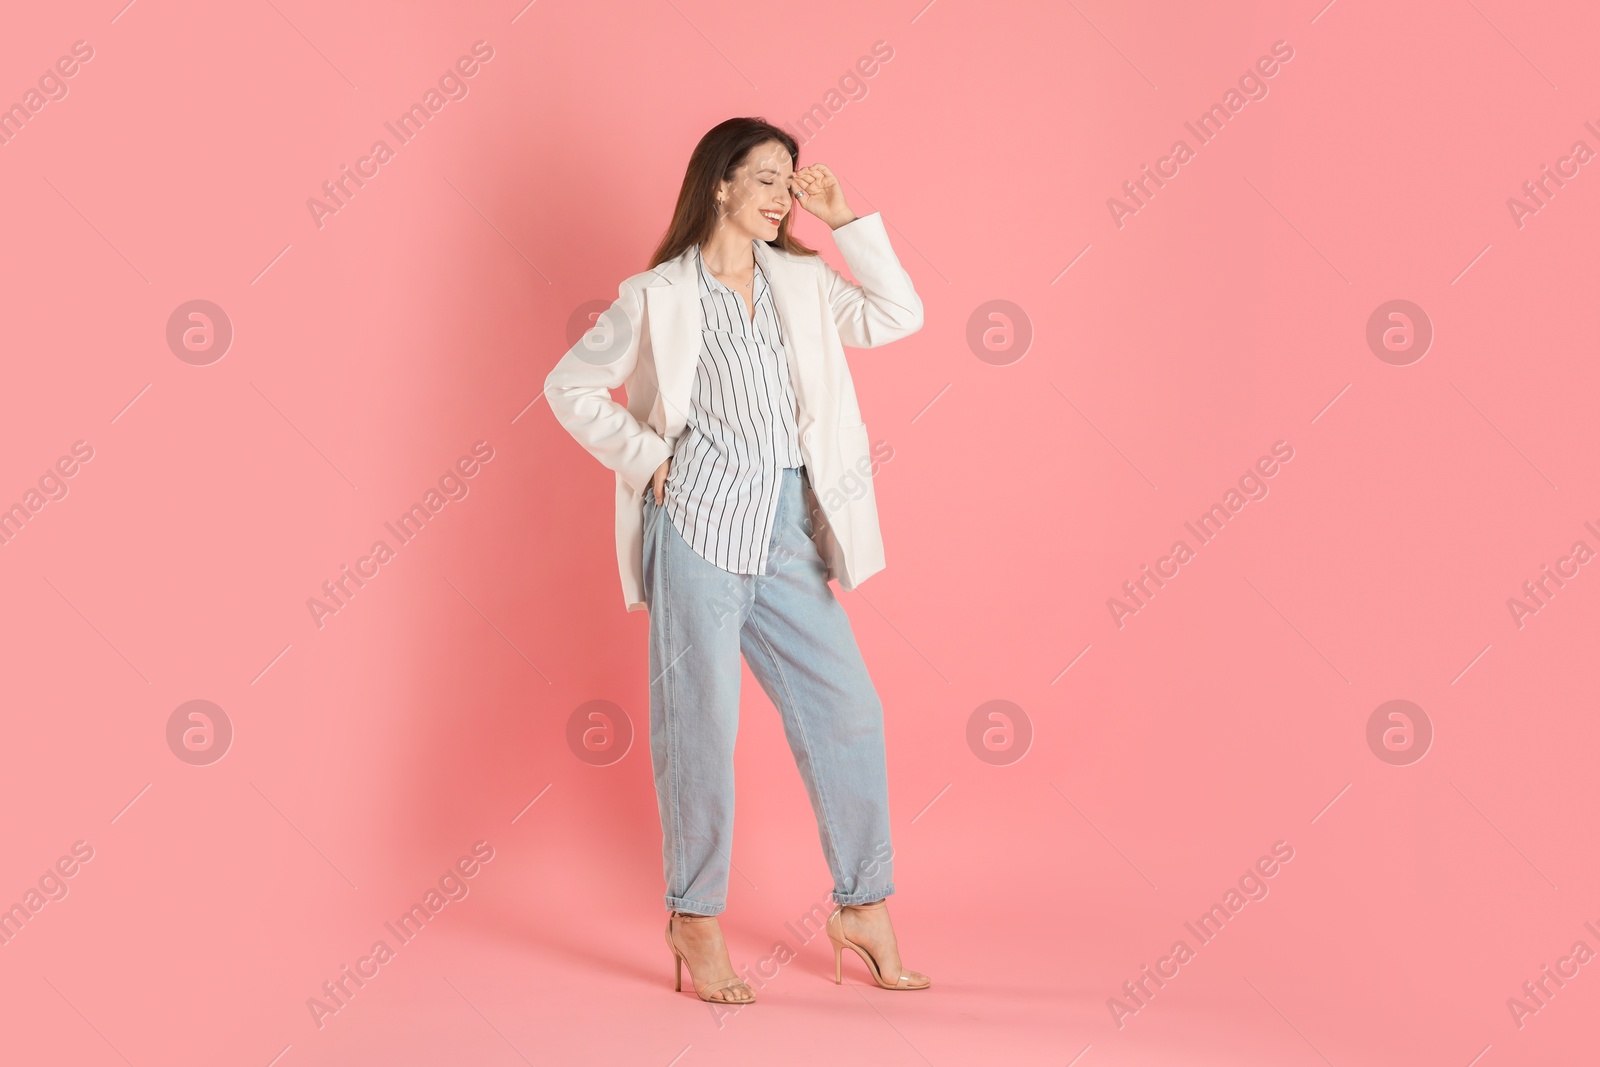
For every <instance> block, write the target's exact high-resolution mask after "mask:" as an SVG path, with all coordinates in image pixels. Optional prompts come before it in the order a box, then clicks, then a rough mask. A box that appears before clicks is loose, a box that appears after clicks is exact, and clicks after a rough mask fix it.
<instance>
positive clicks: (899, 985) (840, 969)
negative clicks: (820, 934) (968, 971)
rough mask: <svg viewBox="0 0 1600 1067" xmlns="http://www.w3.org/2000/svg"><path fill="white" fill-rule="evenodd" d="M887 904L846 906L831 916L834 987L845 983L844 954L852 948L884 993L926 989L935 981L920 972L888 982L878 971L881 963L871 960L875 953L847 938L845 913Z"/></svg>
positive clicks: (882, 906)
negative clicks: (847, 949) (846, 949)
mask: <svg viewBox="0 0 1600 1067" xmlns="http://www.w3.org/2000/svg"><path fill="white" fill-rule="evenodd" d="M888 906H889V905H888V900H887V898H885V899H884V900H875V901H873V902H872V903H871V904H844V905H841V906H840V907H838V908H837V909H835V910H834V913H833V914H832V915H830V916H828V940H829V941H832V942H833V981H834V984H835V985H838V984H841V983H842V982H843V981H844V950H845V948H846V947H849V948H853V949H855V951H856V955H857V956H860V957H861V962H863V963H865V964H866V965H867V970H868V971H869V972H870V973H871V974H872V980H873V981H874V982H876V983H877V984H878V985H879V986H880V987H882V988H884V989H927V988H928V986H929V985H931V984H932V979H930V978H929V977H928V976H927V975H925V974H922V973H921V972H919V971H907V970H902V971H901V972H900V974H899V975H897V976H896V980H895V981H888V980H886V979H885V978H884V976H883V974H882V973H881V972H880V971H879V970H878V961H877V960H875V959H873V958H872V953H870V952H868V951H867V949H866V947H865V946H863V945H858V944H856V943H855V942H854V941H852V940H850V939H849V938H848V937H846V936H845V933H844V909H845V908H854V909H856V910H857V911H877V910H878V909H879V908H886V907H888Z"/></svg>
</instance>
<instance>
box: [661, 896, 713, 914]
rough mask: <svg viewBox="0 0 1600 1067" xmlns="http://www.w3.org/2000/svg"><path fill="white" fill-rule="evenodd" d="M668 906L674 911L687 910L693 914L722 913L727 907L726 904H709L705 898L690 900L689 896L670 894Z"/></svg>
mask: <svg viewBox="0 0 1600 1067" xmlns="http://www.w3.org/2000/svg"><path fill="white" fill-rule="evenodd" d="M666 900H667V907H669V908H671V909H672V910H673V911H686V912H689V913H690V914H691V915H721V914H722V913H723V911H725V910H726V909H727V907H728V906H727V905H726V904H707V903H706V902H705V901H703V900H690V899H689V898H688V897H674V896H670V895H669V896H668V897H667V898H666Z"/></svg>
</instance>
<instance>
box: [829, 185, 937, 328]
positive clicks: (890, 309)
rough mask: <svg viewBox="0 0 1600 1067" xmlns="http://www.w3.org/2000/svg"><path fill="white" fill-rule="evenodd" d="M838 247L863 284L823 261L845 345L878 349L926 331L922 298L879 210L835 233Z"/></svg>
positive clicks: (832, 302) (834, 313) (835, 316)
mask: <svg viewBox="0 0 1600 1067" xmlns="http://www.w3.org/2000/svg"><path fill="white" fill-rule="evenodd" d="M833 243H834V244H835V245H837V246H838V248H839V251H840V252H841V253H843V255H844V261H845V263H846V264H847V265H848V266H849V268H850V272H851V273H852V274H854V275H855V276H856V277H857V278H858V279H860V281H861V284H860V285H852V284H851V283H850V282H848V281H846V280H845V278H844V275H842V274H840V273H839V272H838V271H836V270H834V269H833V267H832V266H830V265H829V264H828V263H826V262H822V266H823V268H824V271H825V276H824V279H823V286H824V292H825V294H826V296H827V299H828V305H829V306H830V307H831V308H832V309H833V321H834V323H835V324H836V325H837V326H838V327H839V339H840V340H841V341H843V342H844V343H845V344H847V345H849V346H850V347H852V348H876V347H877V346H878V345H886V344H888V343H889V342H890V341H894V340H898V339H899V338H901V337H905V336H908V335H910V334H913V333H916V332H917V331H918V330H920V329H922V298H921V297H919V296H917V290H916V287H915V286H913V285H912V284H911V275H909V274H907V273H906V271H905V268H904V267H902V266H901V265H900V260H899V259H897V258H896V257H895V254H894V248H893V246H891V245H890V244H889V234H888V231H886V230H885V229H884V228H883V215H882V214H880V213H879V212H876V211H874V212H873V213H872V214H870V215H862V216H861V217H860V218H857V219H853V220H851V221H850V222H847V223H845V224H844V225H843V226H840V227H839V228H838V229H837V230H834V231H833ZM818 259H819V261H821V257H818Z"/></svg>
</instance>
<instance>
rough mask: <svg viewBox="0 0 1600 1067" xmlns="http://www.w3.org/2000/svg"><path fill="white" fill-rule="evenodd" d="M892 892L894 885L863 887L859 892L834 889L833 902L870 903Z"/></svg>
mask: <svg viewBox="0 0 1600 1067" xmlns="http://www.w3.org/2000/svg"><path fill="white" fill-rule="evenodd" d="M893 893H894V886H893V885H890V886H889V887H888V888H887V889H863V890H862V891H861V892H859V893H841V892H839V891H838V890H834V893H833V902H834V903H835V904H871V903H872V902H873V901H875V900H882V899H884V898H885V897H887V896H891V895H892V894H893Z"/></svg>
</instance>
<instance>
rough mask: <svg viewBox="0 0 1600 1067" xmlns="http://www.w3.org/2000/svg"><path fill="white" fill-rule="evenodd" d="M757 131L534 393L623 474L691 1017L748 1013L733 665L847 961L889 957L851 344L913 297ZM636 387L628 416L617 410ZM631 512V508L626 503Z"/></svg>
mask: <svg viewBox="0 0 1600 1067" xmlns="http://www.w3.org/2000/svg"><path fill="white" fill-rule="evenodd" d="M798 161H799V146H798V145H797V144H796V143H795V141H794V139H793V138H792V137H790V136H789V135H788V134H787V133H785V132H784V131H782V130H780V129H778V128H777V127H774V126H770V125H768V124H767V123H766V122H765V121H763V120H761V119H753V118H736V119H729V120H728V121H726V122H723V123H721V124H719V125H717V126H715V127H713V128H712V129H711V130H710V131H709V132H708V133H707V134H706V135H705V136H704V137H703V138H701V140H700V143H699V144H698V145H697V146H696V147H695V150H694V153H693V154H692V156H691V157H690V159H689V166H688V170H687V172H686V173H685V175H684V179H683V185H682V187H681V189H680V190H679V193H678V202H677V208H676V210H675V211H674V213H673V218H672V223H671V225H670V226H669V227H668V229H667V233H666V236H665V238H664V239H663V240H662V242H661V245H660V247H658V248H657V249H656V252H655V255H654V256H653V257H652V258H651V262H650V267H651V269H650V270H648V271H646V272H644V273H642V274H638V275H635V276H634V277H631V278H629V279H628V280H627V281H625V282H623V283H622V285H621V287H620V290H619V294H618V297H617V300H616V301H615V302H614V303H613V304H612V305H611V307H610V309H609V310H608V311H607V312H606V313H605V314H604V315H602V316H600V317H599V319H598V320H597V321H596V324H595V327H594V329H592V330H591V331H589V333H587V334H585V336H584V338H583V339H582V340H580V341H579V342H578V344H576V345H574V346H573V348H572V349H571V350H570V351H569V352H568V353H567V354H566V355H565V356H563V357H562V359H561V360H560V362H559V363H558V364H557V365H556V367H555V369H554V370H552V371H551V373H550V376H549V378H548V379H547V381H546V383H545V395H546V396H547V397H548V398H549V400H550V408H551V411H553V412H554V413H555V416H556V418H557V419H558V420H559V421H560V422H561V424H562V425H563V426H564V427H565V428H566V429H567V431H568V432H569V433H571V434H572V436H573V437H574V438H576V439H577V441H578V442H579V444H581V445H582V446H583V447H584V448H585V449H586V450H588V451H589V452H590V453H591V454H593V455H594V456H595V457H596V458H597V459H599V460H600V461H601V462H602V463H603V464H605V465H606V466H607V467H609V468H610V469H611V470H613V471H615V472H616V474H617V498H616V499H617V559H618V565H619V567H620V570H621V573H622V585H623V600H624V603H625V605H626V607H627V610H629V611H633V610H638V609H640V608H646V609H648V611H649V615H650V639H649V647H650V678H651V683H650V755H651V761H652V764H653V768H654V774H655V786H656V800H657V804H658V807H659V810H660V814H661V831H662V857H663V861H664V867H665V873H666V883H667V892H666V904H667V907H668V908H669V909H670V913H669V915H668V919H667V928H666V938H667V944H668V947H669V948H670V949H671V951H672V954H673V957H674V959H675V965H676V968H677V974H678V982H677V988H678V989H679V990H681V989H682V988H683V984H682V983H683V964H684V963H688V965H689V975H690V979H691V981H692V982H693V984H694V990H695V993H696V995H698V996H699V997H700V999H701V1000H708V1001H715V1002H718V1003H728V1004H744V1003H748V1002H750V1001H752V1000H754V999H755V994H754V992H753V991H752V990H751V989H750V987H749V985H748V984H747V983H746V982H745V981H744V979H742V978H740V977H738V976H737V975H736V974H735V973H734V969H733V966H732V964H731V963H730V961H729V959H728V951H727V946H726V945H725V943H724V942H723V939H722V933H721V930H720V929H719V927H718V924H717V918H716V916H717V915H718V914H720V913H721V912H722V911H723V910H724V909H725V907H726V898H727V888H728V867H729V863H730V849H731V847H732V833H733V747H734V735H735V733H736V731H737V727H738V713H739V679H740V655H741V653H742V654H743V656H744V660H745V662H747V663H749V665H750V669H751V672H752V673H753V674H754V675H755V676H756V678H757V679H758V680H759V681H760V683H761V685H762V688H763V689H764V690H765V691H766V693H767V695H768V696H769V697H770V698H771V699H772V702H773V704H774V705H775V706H776V707H777V708H778V710H779V712H780V714H781V715H782V717H783V723H784V730H785V733H786V735H787V737H788V740H789V745H790V748H791V750H792V751H793V753H794V757H795V760H796V763H797V764H798V766H799V769H800V773H801V777H802V779H803V780H804V782H805V786H806V791H807V793H808V794H809V796H810V799H811V804H812V810H813V811H814V812H815V813H816V817H817V830H818V833H819V835H820V837H821V840H822V849H823V854H824V856H825V857H826V859H827V862H828V866H829V869H830V871H831V872H832V875H833V880H834V887H833V899H834V902H835V903H836V904H838V905H839V907H838V908H837V909H836V910H835V911H834V912H833V914H832V915H830V916H829V918H828V922H827V931H828V937H829V940H830V941H832V942H833V946H834V980H835V981H836V982H837V981H839V980H840V977H841V970H840V968H841V966H842V958H841V957H842V953H843V950H844V949H845V948H850V949H852V950H853V951H855V952H856V954H857V955H859V956H860V957H861V959H862V961H863V962H864V963H865V964H866V966H867V969H868V972H869V974H870V975H871V976H872V978H873V979H874V980H875V981H876V982H877V983H878V984H879V985H880V986H883V987H885V988H889V989H925V988H927V987H928V985H929V980H928V978H927V976H926V975H923V974H919V973H918V972H916V971H909V970H905V969H904V968H903V967H902V965H901V961H900V954H899V950H898V946H897V944H896V941H895V935H894V928H893V926H892V925H891V924H890V922H889V914H888V908H887V903H886V898H887V897H888V896H889V895H890V894H892V893H893V892H894V882H893V877H892V874H893V852H894V850H893V847H892V845H891V843H890V837H889V811H888V783H887V772H886V769H885V760H884V741H883V708H882V705H881V704H880V702H879V700H878V697H877V693H876V692H875V690H874V688H873V685H872V680H871V678H870V677H869V676H868V674H867V670H866V666H865V664H864V663H863V662H862V659H861V654H860V651H859V649H858V648H857V646H856V643H855V638H854V636H853V634H852V633H851V630H850V622H849V618H848V616H847V615H846V614H845V611H844V608H843V607H842V606H841V605H840V604H839V602H838V600H837V599H836V598H835V596H834V594H833V591H832V590H831V589H830V588H829V587H828V579H829V578H837V579H838V580H839V582H840V584H841V586H842V587H843V588H846V589H853V588H854V587H855V586H856V585H857V584H859V583H860V582H861V581H863V580H865V578H867V577H868V576H869V575H871V574H873V573H876V572H877V571H878V570H881V569H882V568H883V546H882V541H881V539H880V537H879V534H878V522H877V511H876V504H875V502H874V499H873V496H872V482H871V473H872V470H873V458H874V457H873V456H872V454H871V452H872V450H871V448H870V447H869V445H868V441H867V434H866V427H865V426H864V425H863V424H862V421H861V413H860V408H859V407H858V406H857V404H856V397H855V390H854V387H853V386H852V384H851V380H850V371H849V366H848V364H847V363H846V362H845V358H844V348H843V346H844V345H845V344H850V345H853V346H855V347H861V348H865V347H872V346H875V345H881V344H885V343H887V342H889V341H892V340H894V339H896V338H898V337H904V336H906V335H907V334H911V333H914V332H915V331H916V330H918V329H919V328H920V327H921V326H922V301H921V300H920V299H919V298H918V296H917V293H916V290H915V288H913V286H912V284H911V279H910V276H909V275H907V274H906V272H905V270H904V268H902V267H901V266H900V263H899V261H898V260H897V259H896V258H895V255H894V250H893V249H892V248H891V247H890V245H889V239H888V235H887V233H886V231H885V230H884V228H883V222H882V219H881V217H880V216H878V215H877V214H876V213H873V214H871V215H867V216H865V217H863V218H857V217H856V216H855V214H854V213H853V212H851V210H850V208H849V206H848V205H847V204H846V203H845V198H844V193H843V190H842V189H841V188H840V185H839V182H838V180H837V179H836V178H835V177H834V175H833V173H832V172H831V171H829V170H828V168H827V167H825V166H823V165H821V164H814V165H812V166H808V167H804V168H802V169H799V170H796V169H795V165H796V164H797V163H798ZM796 199H798V202H799V203H800V205H801V206H803V207H804V208H805V209H806V210H808V211H809V212H811V213H812V214H813V215H815V216H816V217H817V218H819V219H821V220H822V221H823V222H824V223H826V224H827V225H828V226H829V227H830V228H831V229H832V230H833V231H834V240H835V242H836V243H837V244H838V246H839V248H840V251H841V252H842V253H843V254H844V257H845V260H846V262H847V263H848V264H849V265H850V268H851V270H852V272H853V273H854V274H855V275H856V277H857V278H859V279H861V280H862V283H863V284H861V285H856V284H853V283H851V282H849V281H846V280H845V279H844V277H843V276H842V275H840V274H839V272H838V271H835V270H834V269H833V268H832V267H830V266H828V265H827V263H826V262H824V261H823V259H822V258H821V257H820V256H818V255H817V253H816V252H815V251H814V250H813V249H810V248H807V247H806V246H805V245H803V244H801V243H800V242H799V241H798V240H796V239H795V238H794V236H793V235H792V233H791V231H790V210H791V208H792V207H793V205H794V203H795V201H796ZM620 386H626V387H627V396H628V403H627V405H626V406H624V405H622V404H618V403H617V402H616V401H614V400H612V399H611V397H610V393H609V390H611V389H615V388H618V387H620ZM641 492H642V494H643V499H642V500H641V498H640V495H641Z"/></svg>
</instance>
